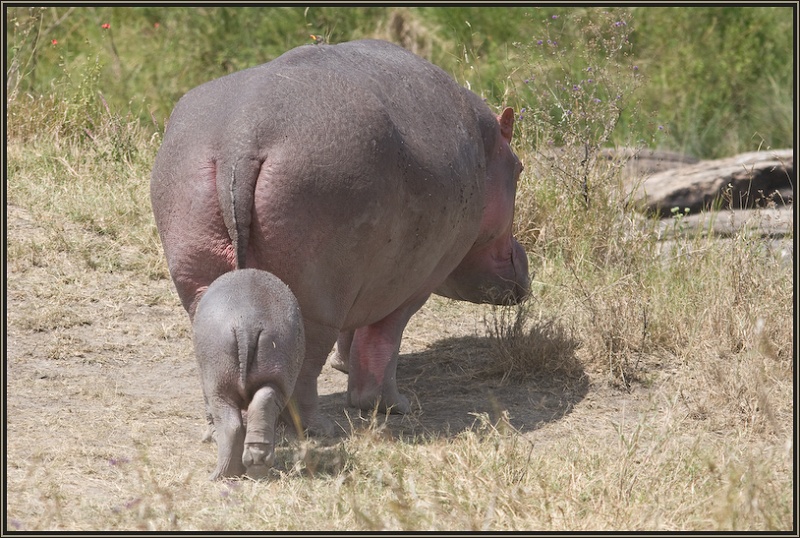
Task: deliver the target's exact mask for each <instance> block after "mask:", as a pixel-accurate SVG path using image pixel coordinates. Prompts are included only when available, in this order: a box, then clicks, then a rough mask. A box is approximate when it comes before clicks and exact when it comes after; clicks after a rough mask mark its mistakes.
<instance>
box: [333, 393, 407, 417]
mask: <svg viewBox="0 0 800 538" xmlns="http://www.w3.org/2000/svg"><path fill="white" fill-rule="evenodd" d="M347 404H348V405H350V406H352V407H357V408H358V409H361V410H364V411H372V410H374V409H375V407H376V406H377V408H378V411H380V412H382V413H385V412H387V411H388V412H389V413H391V414H393V415H405V414H407V413H410V412H411V402H410V401H409V400H408V398H406V397H405V396H403V395H402V394H400V393H399V392H398V391H397V388H394V390H383V391H381V390H380V387H369V388H362V389H361V390H358V389H356V388H355V387H352V388H350V390H348V392H347Z"/></svg>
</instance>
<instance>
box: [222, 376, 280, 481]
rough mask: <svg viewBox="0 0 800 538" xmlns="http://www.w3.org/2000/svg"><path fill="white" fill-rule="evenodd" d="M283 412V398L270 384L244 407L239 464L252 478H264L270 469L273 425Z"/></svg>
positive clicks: (273, 455) (273, 457) (272, 459)
mask: <svg viewBox="0 0 800 538" xmlns="http://www.w3.org/2000/svg"><path fill="white" fill-rule="evenodd" d="M282 410H283V399H282V398H281V397H280V396H279V394H278V391H277V390H276V389H274V388H273V387H271V386H269V385H266V386H264V387H261V388H260V389H258V390H257V391H256V393H255V394H254V395H253V399H252V400H251V402H250V405H249V406H248V407H247V433H246V435H245V438H244V453H243V455H242V460H241V461H242V463H243V464H244V466H245V467H246V468H247V475H248V476H249V477H251V478H264V477H266V476H267V474H268V473H269V470H270V469H271V468H272V463H273V462H274V461H275V425H276V423H277V421H278V417H279V416H280V414H281V411H282ZM217 435H219V434H217Z"/></svg>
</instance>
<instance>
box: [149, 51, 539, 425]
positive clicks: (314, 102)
mask: <svg viewBox="0 0 800 538" xmlns="http://www.w3.org/2000/svg"><path fill="white" fill-rule="evenodd" d="M513 125H514V112H513V110H512V109H510V108H506V109H505V110H504V111H503V112H502V114H501V115H499V116H496V115H495V114H494V113H493V112H492V111H491V110H490V109H489V107H488V106H487V105H486V104H485V103H484V102H483V101H482V100H481V99H480V98H479V97H478V96H476V95H475V94H474V93H472V92H470V91H468V90H466V89H464V88H462V87H460V86H459V85H458V84H456V82H455V81H453V79H452V78H450V77H449V76H448V75H447V74H446V73H445V72H444V71H443V70H441V69H440V68H438V67H436V66H434V65H432V64H431V63H429V62H427V61H425V60H423V59H421V58H419V57H417V56H415V55H414V54H412V53H410V52H408V51H406V50H404V49H402V48H400V47H398V46H395V45H392V44H390V43H386V42H383V41H374V40H366V41H355V42H350V43H342V44H338V45H306V46H302V47H299V48H296V49H293V50H290V51H289V52H287V53H285V54H283V55H282V56H280V57H278V58H276V59H275V60H273V61H271V62H269V63H266V64H264V65H261V66H258V67H253V68H250V69H246V70H244V71H240V72H237V73H233V74H230V75H227V76H224V77H222V78H219V79H217V80H213V81H211V82H208V83H205V84H203V85H201V86H199V87H197V88H195V89H193V90H191V91H189V92H188V93H187V94H186V95H185V96H184V97H183V98H182V99H181V100H180V101H179V102H178V104H177V105H176V107H175V110H174V111H173V113H172V116H171V117H170V120H169V125H168V127H167V129H166V132H165V134H164V141H163V144H162V146H161V149H160V150H159V152H158V156H157V157H156V161H155V165H154V168H153V174H152V181H151V185H150V187H151V202H152V205H153V212H154V214H155V221H156V225H157V226H158V230H159V234H160V236H161V241H162V243H163V246H164V252H165V254H166V259H167V263H168V266H169V271H170V275H171V276H172V279H173V281H174V283H175V286H176V288H177V291H178V294H179V295H180V299H181V302H182V303H183V306H184V308H185V309H186V311H187V312H188V314H189V317H190V319H193V317H194V313H195V308H196V307H197V304H198V301H199V300H200V298H201V297H202V295H203V293H204V292H205V290H206V289H207V288H208V286H209V285H210V284H211V283H212V282H213V281H214V279H216V278H217V277H219V276H220V275H222V274H223V273H226V272H228V271H232V270H234V269H236V268H244V267H253V268H258V269H263V270H266V271H269V272H270V273H272V274H274V275H276V276H277V277H278V278H280V279H281V280H282V281H284V282H285V283H286V284H287V285H288V286H289V288H290V289H291V290H292V292H293V293H294V294H295V296H296V297H297V300H298V302H299V304H300V308H301V311H302V315H303V323H304V327H305V335H306V346H305V347H306V355H305V360H304V361H303V365H302V368H301V371H300V374H299V377H298V379H297V383H296V385H295V391H294V398H295V400H296V403H297V405H298V409H299V412H300V413H299V414H300V418H301V420H302V423H303V425H304V427H306V428H309V429H311V430H312V431H317V432H323V433H325V432H330V431H331V430H332V427H333V424H332V422H331V421H330V420H329V419H323V418H322V417H319V416H318V410H317V409H318V401H317V400H318V397H317V377H318V376H319V373H320V371H321V369H322V366H323V364H324V363H325V360H326V357H327V355H328V353H329V351H330V350H331V348H332V347H333V345H334V343H335V342H336V340H337V337H338V336H339V335H340V334H341V338H340V339H339V340H340V343H339V346H338V347H339V351H340V352H344V353H347V350H348V349H349V372H350V373H349V378H350V379H349V385H348V401H349V403H350V404H351V405H354V406H357V407H360V408H362V409H371V408H373V407H374V406H375V405H376V404H377V405H379V407H380V408H381V409H384V410H385V409H390V410H391V411H394V412H399V413H403V412H407V411H408V409H409V402H408V400H407V399H406V398H405V397H403V396H401V395H400V393H399V392H398V390H397V383H396V378H395V373H396V368H397V357H398V351H399V348H400V339H401V337H402V334H403V329H404V328H405V326H406V324H407V322H408V320H409V318H410V317H411V315H412V314H413V313H414V312H416V311H417V310H418V309H419V308H420V307H421V306H422V305H423V304H424V303H425V301H426V300H427V298H428V297H429V296H430V294H431V293H437V294H439V295H443V296H445V297H450V298H453V299H459V300H463V301H470V302H475V303H493V304H501V303H502V304H513V303H517V302H519V301H521V300H522V299H523V298H524V297H525V296H526V295H527V293H528V288H529V277H528V260H527V257H526V254H525V251H524V250H523V248H522V247H521V246H520V244H519V243H518V242H517V241H516V240H515V239H514V237H513V236H512V233H511V227H512V220H513V215H514V197H515V194H516V183H517V179H518V177H519V174H520V171H521V170H522V165H521V163H520V161H519V160H518V159H517V157H516V156H515V155H514V153H513V152H512V150H511V147H510V145H509V143H510V142H511V136H512V131H513Z"/></svg>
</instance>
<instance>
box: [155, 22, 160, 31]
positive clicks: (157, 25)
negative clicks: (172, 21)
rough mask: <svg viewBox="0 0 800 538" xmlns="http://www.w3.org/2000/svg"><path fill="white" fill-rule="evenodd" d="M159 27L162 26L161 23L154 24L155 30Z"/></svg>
mask: <svg viewBox="0 0 800 538" xmlns="http://www.w3.org/2000/svg"><path fill="white" fill-rule="evenodd" d="M159 26H161V23H160V22H154V23H153V28H156V29H157V28H158V27H159Z"/></svg>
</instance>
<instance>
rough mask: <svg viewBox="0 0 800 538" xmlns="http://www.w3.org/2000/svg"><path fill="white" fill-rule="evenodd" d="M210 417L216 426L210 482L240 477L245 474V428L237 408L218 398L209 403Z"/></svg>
mask: <svg viewBox="0 0 800 538" xmlns="http://www.w3.org/2000/svg"><path fill="white" fill-rule="evenodd" d="M208 403H209V406H210V411H211V416H212V418H213V420H214V424H215V425H216V439H217V468H216V469H214V472H213V473H211V476H210V477H209V478H210V479H211V480H217V479H219V478H227V477H233V476H241V475H243V474H244V472H245V468H244V465H243V464H242V452H243V447H244V438H245V428H244V424H243V423H242V413H241V411H240V410H239V408H238V407H237V406H235V405H233V404H232V403H230V402H227V401H225V400H222V399H220V398H214V399H212V400H210V401H209V402H208Z"/></svg>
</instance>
